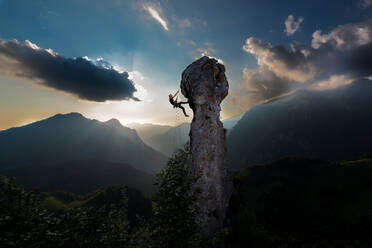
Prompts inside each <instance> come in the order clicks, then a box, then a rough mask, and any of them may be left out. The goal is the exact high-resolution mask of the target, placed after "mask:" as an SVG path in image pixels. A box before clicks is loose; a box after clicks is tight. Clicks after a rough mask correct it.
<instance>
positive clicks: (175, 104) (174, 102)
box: [169, 90, 189, 117]
mask: <svg viewBox="0 0 372 248" xmlns="http://www.w3.org/2000/svg"><path fill="white" fill-rule="evenodd" d="M178 92H179V90H177V92H176V94H174V95H172V94H169V102H170V103H171V104H172V105H173V108H180V109H182V111H183V114H184V115H185V116H186V117H189V116H188V114H186V111H185V108H184V107H182V104H186V103H189V102H188V101H187V102H177V99H178V96H177V94H178ZM176 96H177V97H176ZM175 97H176V99H174V98H175Z"/></svg>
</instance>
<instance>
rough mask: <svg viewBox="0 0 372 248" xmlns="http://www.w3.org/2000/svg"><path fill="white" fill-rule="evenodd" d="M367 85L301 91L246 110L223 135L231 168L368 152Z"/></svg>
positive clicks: (371, 142)
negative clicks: (289, 158) (228, 131)
mask: <svg viewBox="0 0 372 248" xmlns="http://www.w3.org/2000/svg"><path fill="white" fill-rule="evenodd" d="M371 95H372V82H371V81H369V80H362V81H358V82H355V83H353V84H350V85H348V86H344V87H339V88H337V89H333V90H326V91H308V90H302V91H299V92H297V93H295V94H292V95H290V96H286V97H282V98H280V99H278V100H276V101H274V102H270V103H267V104H261V105H257V106H255V107H253V108H252V109H250V110H249V111H247V112H246V113H245V114H244V116H243V117H242V119H241V120H240V121H239V122H238V123H237V125H236V126H235V127H234V129H232V131H231V133H230V134H229V136H228V154H229V161H230V163H231V167H232V168H234V169H237V168H243V167H246V166H248V165H253V164H261V163H266V162H270V161H273V160H276V159H279V158H281V157H285V156H292V155H294V156H303V157H309V158H319V159H326V160H342V159H347V158H353V157H355V156H357V155H359V154H362V153H367V152H371V151H372V129H371V127H372V98H371Z"/></svg>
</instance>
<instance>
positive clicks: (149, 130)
mask: <svg viewBox="0 0 372 248" xmlns="http://www.w3.org/2000/svg"><path fill="white" fill-rule="evenodd" d="M126 126H127V127H129V128H132V129H135V130H136V131H137V133H138V136H140V138H141V139H142V140H143V141H144V142H145V143H146V144H148V145H150V146H152V144H151V138H152V137H154V136H156V135H160V134H164V133H165V132H167V131H168V130H169V129H171V128H172V127H171V126H165V125H164V126H163V125H156V124H151V123H145V124H139V123H129V124H127V125H126Z"/></svg>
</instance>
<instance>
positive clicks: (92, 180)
mask: <svg viewBox="0 0 372 248" xmlns="http://www.w3.org/2000/svg"><path fill="white" fill-rule="evenodd" d="M2 174H4V175H6V176H14V177H16V178H17V183H18V184H20V185H22V187H24V188H25V189H27V190H31V189H35V188H38V189H40V190H41V191H45V192H54V191H67V192H72V193H75V194H87V193H89V192H91V191H94V190H97V189H99V188H102V187H106V186H111V185H127V186H129V187H131V188H135V189H138V190H140V191H141V192H142V193H144V194H146V195H150V194H153V193H154V191H155V186H154V183H155V177H154V176H153V175H151V174H148V173H145V172H142V171H140V170H137V169H135V168H133V167H131V166H129V165H126V164H120V163H112V162H107V161H99V160H85V161H71V162H67V163H63V164H58V165H54V164H53V165H51V164H44V165H43V164H40V165H32V166H25V167H18V168H10V169H8V170H4V171H3V172H2Z"/></svg>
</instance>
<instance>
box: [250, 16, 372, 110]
mask: <svg viewBox="0 0 372 248" xmlns="http://www.w3.org/2000/svg"><path fill="white" fill-rule="evenodd" d="M311 44H312V46H311V47H307V46H305V45H303V44H299V43H294V44H292V45H291V47H290V49H288V48H286V47H284V46H283V45H278V46H273V45H271V44H270V43H263V42H261V40H259V39H257V38H255V37H251V38H248V39H247V41H246V43H245V45H244V46H243V50H244V51H246V52H247V53H249V54H252V55H254V56H255V57H256V59H257V63H258V68H257V69H247V68H245V69H244V70H243V77H244V79H245V82H244V84H243V86H244V88H245V89H246V93H247V96H248V97H250V98H251V101H252V100H253V101H254V103H257V102H260V101H262V100H267V99H270V98H273V97H276V96H280V95H282V94H285V93H288V92H291V91H293V90H296V89H298V88H313V89H317V90H321V89H328V88H335V87H337V86H341V85H345V84H347V83H350V82H352V81H354V80H358V79H362V78H365V77H369V76H371V75H372V20H368V21H365V22H361V23H355V24H346V25H341V26H338V27H337V28H335V29H333V30H331V32H329V33H327V34H322V32H321V31H320V30H317V31H315V32H314V34H313V39H312V43H311ZM250 105H252V103H251V104H250Z"/></svg>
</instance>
